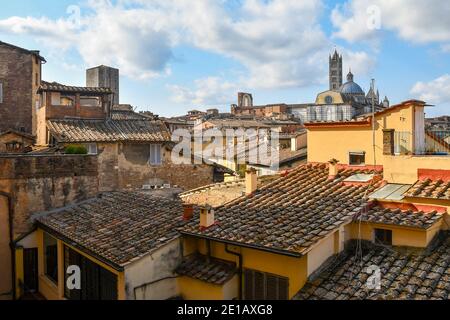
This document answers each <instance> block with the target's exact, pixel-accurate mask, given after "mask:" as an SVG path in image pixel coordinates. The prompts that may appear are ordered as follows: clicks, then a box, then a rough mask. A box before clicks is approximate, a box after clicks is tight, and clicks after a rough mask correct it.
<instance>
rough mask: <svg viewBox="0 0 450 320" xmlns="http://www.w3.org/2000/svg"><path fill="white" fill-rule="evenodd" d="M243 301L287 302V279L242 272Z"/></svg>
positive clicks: (267, 274) (261, 273)
mask: <svg viewBox="0 0 450 320" xmlns="http://www.w3.org/2000/svg"><path fill="white" fill-rule="evenodd" d="M244 299H245V300H288V299H289V279H287V278H284V277H279V276H276V275H272V274H269V273H264V272H259V271H255V270H250V269H246V270H245V271H244Z"/></svg>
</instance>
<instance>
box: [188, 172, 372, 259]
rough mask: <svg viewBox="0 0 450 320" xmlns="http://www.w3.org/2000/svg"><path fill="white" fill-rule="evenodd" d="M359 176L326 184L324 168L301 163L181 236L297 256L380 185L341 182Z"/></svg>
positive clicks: (348, 217) (356, 209) (190, 226)
mask: <svg viewBox="0 0 450 320" xmlns="http://www.w3.org/2000/svg"><path fill="white" fill-rule="evenodd" d="M364 172H365V173H367V171H361V170H349V169H346V170H341V171H340V172H339V174H338V176H337V177H336V179H335V180H329V179H328V167H327V165H325V164H320V165H313V164H307V165H301V166H299V167H298V168H296V169H295V170H293V171H291V172H290V173H289V174H287V176H285V177H282V178H280V179H277V180H275V181H274V182H272V183H269V184H268V185H266V186H264V187H262V188H260V189H258V190H257V191H256V192H255V193H254V194H253V195H250V196H243V197H240V198H238V199H236V200H234V201H232V202H230V203H228V204H226V205H224V206H222V207H219V208H217V209H216V211H215V219H216V222H217V223H216V224H215V225H214V226H212V227H210V228H207V229H206V230H203V229H202V230H200V228H199V222H198V219H194V220H193V221H192V222H190V223H189V224H188V225H186V226H185V227H184V228H182V232H184V233H187V234H191V235H196V236H200V237H201V236H204V237H210V238H213V239H217V240H222V241H228V242H233V243H234V242H236V243H239V244H240V245H246V246H250V247H256V248H260V249H265V250H275V251H277V252H281V251H282V252H285V253H290V254H293V255H296V256H298V255H301V254H303V253H305V252H306V251H307V250H308V249H309V248H310V247H311V246H312V245H313V244H315V243H317V242H318V241H319V240H321V239H322V238H324V237H325V236H327V235H328V234H329V233H330V232H332V231H333V230H336V229H338V228H339V227H340V226H341V225H342V224H344V223H346V222H350V221H351V220H352V219H353V217H354V215H355V213H358V212H360V210H361V209H362V207H364V206H365V205H366V201H365V200H364V199H363V197H364V195H365V194H366V192H371V191H373V190H375V189H376V188H377V187H378V185H379V183H374V184H361V185H345V184H344V183H343V182H342V181H343V180H344V179H345V178H347V177H348V176H350V175H352V174H355V173H364Z"/></svg>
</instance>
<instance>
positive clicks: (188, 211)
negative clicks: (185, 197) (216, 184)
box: [183, 203, 194, 220]
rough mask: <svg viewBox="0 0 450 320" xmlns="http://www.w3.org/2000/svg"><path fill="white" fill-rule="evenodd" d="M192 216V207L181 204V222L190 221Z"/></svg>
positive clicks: (188, 204)
mask: <svg viewBox="0 0 450 320" xmlns="http://www.w3.org/2000/svg"><path fill="white" fill-rule="evenodd" d="M193 216H194V205H192V204H190V203H185V204H183V220H190V219H191V218H192V217H193Z"/></svg>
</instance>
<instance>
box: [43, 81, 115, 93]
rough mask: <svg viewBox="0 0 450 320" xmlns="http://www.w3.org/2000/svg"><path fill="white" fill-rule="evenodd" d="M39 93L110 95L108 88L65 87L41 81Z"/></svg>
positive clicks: (56, 83)
mask: <svg viewBox="0 0 450 320" xmlns="http://www.w3.org/2000/svg"><path fill="white" fill-rule="evenodd" d="M39 91H55V92H74V93H88V94H112V93H113V92H112V91H111V89H110V88H101V87H75V86H66V85H63V84H60V83H58V82H46V81H42V82H41V85H40V87H39Z"/></svg>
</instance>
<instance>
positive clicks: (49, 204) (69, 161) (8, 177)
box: [0, 155, 98, 236]
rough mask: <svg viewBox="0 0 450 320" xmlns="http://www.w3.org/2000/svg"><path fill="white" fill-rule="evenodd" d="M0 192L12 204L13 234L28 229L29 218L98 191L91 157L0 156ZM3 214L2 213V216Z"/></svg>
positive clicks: (94, 167) (95, 161)
mask: <svg viewBox="0 0 450 320" xmlns="http://www.w3.org/2000/svg"><path fill="white" fill-rule="evenodd" d="M0 190H1V191H4V192H7V193H10V194H11V195H12V197H13V202H14V220H13V222H14V234H15V236H19V235H21V234H23V233H25V232H27V231H29V229H30V226H31V224H30V221H29V218H30V215H31V214H32V213H35V212H40V211H47V210H50V209H53V208H58V207H62V206H65V205H67V204H70V203H72V202H74V201H81V200H84V199H87V198H89V197H92V196H94V195H95V194H96V193H97V192H98V168H97V158H96V157H95V156H61V155H58V156H10V157H8V156H0ZM2 214H3V213H2Z"/></svg>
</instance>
